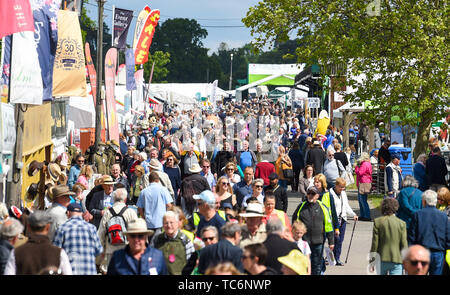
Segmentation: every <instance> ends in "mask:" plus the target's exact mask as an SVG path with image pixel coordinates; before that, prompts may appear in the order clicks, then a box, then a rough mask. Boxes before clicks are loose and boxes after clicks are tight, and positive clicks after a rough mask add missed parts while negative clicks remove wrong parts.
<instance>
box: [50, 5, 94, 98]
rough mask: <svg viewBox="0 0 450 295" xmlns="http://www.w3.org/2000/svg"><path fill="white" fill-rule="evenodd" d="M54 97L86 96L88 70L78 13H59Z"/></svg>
mask: <svg viewBox="0 0 450 295" xmlns="http://www.w3.org/2000/svg"><path fill="white" fill-rule="evenodd" d="M53 96H81V97H85V96H86V68H85V59H84V50H83V39H82V37H81V30H80V23H79V21H78V15H77V13H76V12H73V11H68V10H60V11H59V12H58V47H57V49H56V57H55V65H54V72H53Z"/></svg>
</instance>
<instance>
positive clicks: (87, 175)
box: [76, 165, 94, 190]
mask: <svg viewBox="0 0 450 295" xmlns="http://www.w3.org/2000/svg"><path fill="white" fill-rule="evenodd" d="M93 175H94V169H92V166H91V165H84V166H83V167H82V168H81V170H80V174H79V175H78V179H77V181H76V182H79V183H81V184H82V185H84V186H85V187H86V189H88V190H90V189H92V188H93V187H94V186H93V183H92V181H91V179H92V176H93Z"/></svg>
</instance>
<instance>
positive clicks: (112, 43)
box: [111, 4, 116, 47]
mask: <svg viewBox="0 0 450 295" xmlns="http://www.w3.org/2000/svg"><path fill="white" fill-rule="evenodd" d="M115 13H116V5H114V4H113V6H112V27H111V28H112V32H111V33H112V34H111V47H114V18H115Z"/></svg>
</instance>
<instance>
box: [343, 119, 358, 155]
mask: <svg viewBox="0 0 450 295" xmlns="http://www.w3.org/2000/svg"><path fill="white" fill-rule="evenodd" d="M355 117H356V114H355V113H351V114H349V111H344V113H343V115H342V118H343V119H344V120H343V121H344V123H343V125H344V126H343V127H342V129H343V131H344V134H343V137H344V149H345V148H346V147H348V146H349V132H348V129H349V127H350V123H351V122H352V121H353V120H354V119H355Z"/></svg>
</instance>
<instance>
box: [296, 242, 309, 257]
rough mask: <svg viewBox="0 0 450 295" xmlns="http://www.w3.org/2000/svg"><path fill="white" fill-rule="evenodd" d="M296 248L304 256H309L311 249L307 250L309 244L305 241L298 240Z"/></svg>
mask: <svg viewBox="0 0 450 295" xmlns="http://www.w3.org/2000/svg"><path fill="white" fill-rule="evenodd" d="M297 246H298V248H299V249H300V251H302V253H303V254H304V255H306V256H308V255H310V254H311V248H309V244H308V242H307V241H304V240H303V239H300V240H298V241H297Z"/></svg>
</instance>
